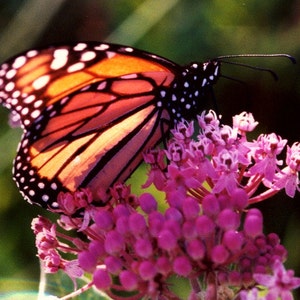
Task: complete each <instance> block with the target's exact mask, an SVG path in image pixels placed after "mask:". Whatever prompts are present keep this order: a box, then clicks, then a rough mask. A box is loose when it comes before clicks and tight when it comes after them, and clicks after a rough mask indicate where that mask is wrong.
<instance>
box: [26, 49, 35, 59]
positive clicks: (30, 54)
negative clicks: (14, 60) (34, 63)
mask: <svg viewBox="0 0 300 300" xmlns="http://www.w3.org/2000/svg"><path fill="white" fill-rule="evenodd" d="M37 54H38V51H36V50H30V51H28V52H27V54H26V55H27V57H34V56H36V55H37Z"/></svg>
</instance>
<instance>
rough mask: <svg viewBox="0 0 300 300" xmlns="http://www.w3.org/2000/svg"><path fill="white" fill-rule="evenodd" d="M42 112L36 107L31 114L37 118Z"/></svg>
mask: <svg viewBox="0 0 300 300" xmlns="http://www.w3.org/2000/svg"><path fill="white" fill-rule="evenodd" d="M40 114H41V112H40V111H39V110H38V109H36V110H34V111H33V112H32V113H31V114H30V116H31V118H33V119H36V118H37V117H38V116H39V115H40Z"/></svg>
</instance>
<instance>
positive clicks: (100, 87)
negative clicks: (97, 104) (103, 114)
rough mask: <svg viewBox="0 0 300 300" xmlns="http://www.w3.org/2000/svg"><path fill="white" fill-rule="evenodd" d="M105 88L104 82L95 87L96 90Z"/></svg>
mask: <svg viewBox="0 0 300 300" xmlns="http://www.w3.org/2000/svg"><path fill="white" fill-rule="evenodd" d="M105 88H106V82H105V81H104V82H101V83H100V84H99V85H98V87H97V90H99V91H101V90H104V89H105Z"/></svg>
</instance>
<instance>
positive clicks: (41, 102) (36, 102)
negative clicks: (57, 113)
mask: <svg viewBox="0 0 300 300" xmlns="http://www.w3.org/2000/svg"><path fill="white" fill-rule="evenodd" d="M42 104H43V100H37V101H35V102H34V103H33V106H34V107H35V108H38V107H40V106H41V105H42Z"/></svg>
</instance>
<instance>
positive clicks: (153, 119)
mask: <svg viewBox="0 0 300 300" xmlns="http://www.w3.org/2000/svg"><path fill="white" fill-rule="evenodd" d="M149 78H150V79H149ZM173 78H174V75H173V74H172V73H170V72H161V71H160V72H144V73H139V74H134V75H130V76H121V77H115V78H109V79H106V80H102V81H99V82H96V83H93V84H91V85H90V86H89V87H84V88H82V89H81V90H80V91H76V92H74V93H72V94H70V95H68V96H66V97H64V98H62V99H61V100H58V101H56V102H55V103H54V104H53V105H52V106H49V108H47V109H46V110H45V111H44V112H43V115H42V116H41V117H40V118H38V119H37V120H36V121H35V122H33V124H32V126H31V127H29V128H28V132H27V133H26V134H25V136H24V137H23V140H22V141H21V146H20V148H19V152H18V155H17V157H16V161H15V168H14V177H15V179H16V182H17V183H18V186H19V189H20V191H21V192H22V193H23V195H24V196H25V197H26V198H27V200H29V201H31V202H37V203H40V204H42V205H44V206H48V205H49V204H53V203H52V202H54V204H53V206H54V207H55V201H56V196H57V194H58V192H59V191H61V190H65V191H75V190H76V189H78V188H79V187H90V189H91V190H92V192H93V193H94V197H95V199H97V190H99V189H100V188H101V189H108V188H109V187H110V186H112V184H113V183H115V182H116V181H119V180H120V181H123V180H125V179H127V178H128V177H129V176H130V174H131V173H132V172H133V171H134V169H135V168H136V167H137V166H138V165H139V164H140V162H141V160H142V152H143V151H144V150H145V149H147V148H150V147H153V146H154V145H156V144H157V143H159V142H160V141H161V139H162V134H163V132H162V131H164V132H167V131H168V127H169V122H170V116H169V113H168V112H167V111H166V110H165V109H161V108H158V107H157V105H156V104H157V99H156V94H157V89H158V88H160V87H163V86H168V85H170V83H171V82H172V80H173ZM162 120H165V121H164V122H163V124H164V125H163V128H161V121H162ZM24 170H25V171H24ZM28 174H32V175H31V176H28ZM41 199H43V201H41Z"/></svg>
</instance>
